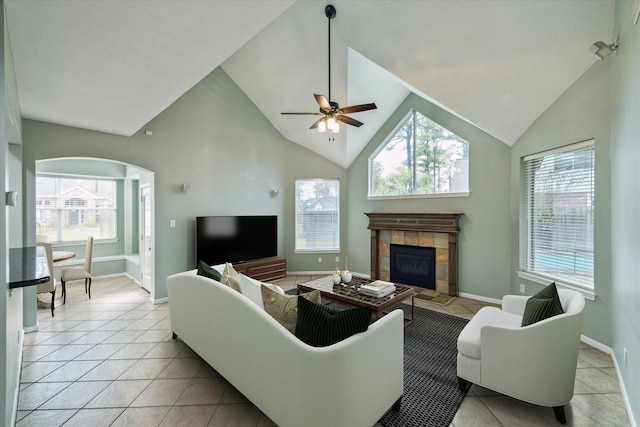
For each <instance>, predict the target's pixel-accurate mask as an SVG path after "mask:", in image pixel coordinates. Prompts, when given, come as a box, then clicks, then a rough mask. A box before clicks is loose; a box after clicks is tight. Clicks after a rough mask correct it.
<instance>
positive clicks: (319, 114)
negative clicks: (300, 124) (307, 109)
mask: <svg viewBox="0 0 640 427" xmlns="http://www.w3.org/2000/svg"><path fill="white" fill-rule="evenodd" d="M280 114H283V115H304V116H323V115H324V114H322V113H280Z"/></svg>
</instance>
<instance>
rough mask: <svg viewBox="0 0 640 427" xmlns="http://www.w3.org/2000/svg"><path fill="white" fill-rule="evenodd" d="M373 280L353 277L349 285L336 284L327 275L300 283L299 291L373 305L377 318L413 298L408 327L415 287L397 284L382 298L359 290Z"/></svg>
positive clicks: (331, 299) (406, 321)
mask: <svg viewBox="0 0 640 427" xmlns="http://www.w3.org/2000/svg"><path fill="white" fill-rule="evenodd" d="M371 282H373V280H370V279H364V278H361V277H353V278H352V279H351V282H349V284H348V285H345V284H344V283H340V284H339V285H334V284H333V277H332V276H327V277H322V278H320V279H316V280H312V281H310V282H306V283H299V284H298V292H300V291H302V292H310V291H313V290H319V291H320V295H321V296H323V297H324V298H326V299H328V300H330V301H338V302H341V303H343V304H346V305H350V306H356V307H371V311H372V312H373V314H374V315H375V317H376V320H377V319H379V318H380V316H381V315H384V314H385V313H387V312H389V311H390V310H391V309H392V308H394V307H395V306H397V305H398V304H400V303H401V302H403V301H404V300H406V299H408V298H411V317H410V318H407V317H405V324H404V326H405V327H407V326H408V325H410V324H411V323H413V319H414V307H415V292H414V290H413V288H411V287H409V286H404V285H397V284H396V290H395V292H393V293H391V294H389V295H387V296H385V297H382V298H376V297H372V296H368V295H364V294H361V293H360V292H359V289H360V286H362V285H364V284H367V283H371Z"/></svg>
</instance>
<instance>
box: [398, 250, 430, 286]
mask: <svg viewBox="0 0 640 427" xmlns="http://www.w3.org/2000/svg"><path fill="white" fill-rule="evenodd" d="M390 250H391V251H390V252H391V253H390V257H389V258H390V260H389V261H390V267H391V268H390V275H391V281H392V282H395V283H403V284H405V285H413V286H420V287H422V288H426V289H434V290H435V289H436V249H435V248H431V247H422V246H407V245H391V246H390Z"/></svg>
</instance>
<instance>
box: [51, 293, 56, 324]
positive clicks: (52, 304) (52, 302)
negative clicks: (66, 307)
mask: <svg viewBox="0 0 640 427" xmlns="http://www.w3.org/2000/svg"><path fill="white" fill-rule="evenodd" d="M55 300H56V290H55V289H54V290H53V292H51V317H53V310H54V309H55Z"/></svg>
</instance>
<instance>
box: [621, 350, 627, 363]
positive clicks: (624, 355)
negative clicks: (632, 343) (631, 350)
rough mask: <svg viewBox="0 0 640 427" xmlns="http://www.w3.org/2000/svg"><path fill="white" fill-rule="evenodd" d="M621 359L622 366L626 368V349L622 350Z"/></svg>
mask: <svg viewBox="0 0 640 427" xmlns="http://www.w3.org/2000/svg"><path fill="white" fill-rule="evenodd" d="M622 359H623V360H624V366H625V367H626V366H627V347H625V348H624V350H623V352H622Z"/></svg>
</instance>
